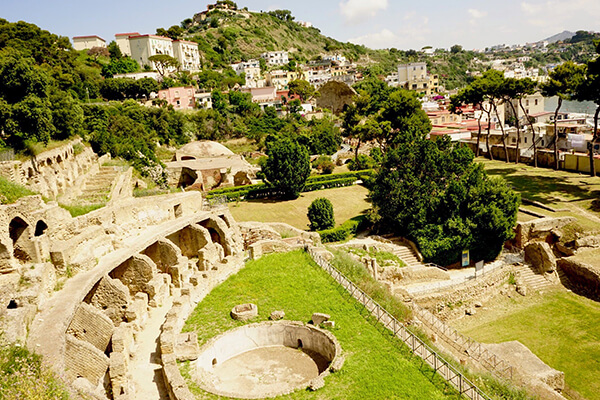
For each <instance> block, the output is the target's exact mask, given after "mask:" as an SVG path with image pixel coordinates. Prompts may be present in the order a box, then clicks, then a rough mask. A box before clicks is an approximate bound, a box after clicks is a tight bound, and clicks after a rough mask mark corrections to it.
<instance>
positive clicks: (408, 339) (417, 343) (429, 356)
mask: <svg viewBox="0 0 600 400" xmlns="http://www.w3.org/2000/svg"><path fill="white" fill-rule="evenodd" d="M306 251H307V252H308V254H310V256H311V257H312V259H313V260H314V261H315V263H317V265H319V266H320V267H321V268H322V269H323V270H325V272H327V273H328V274H329V275H330V276H331V277H332V278H333V279H334V280H335V281H336V282H337V283H338V284H340V285H341V286H342V287H343V288H344V289H345V290H346V291H347V292H348V293H349V294H350V296H352V297H353V298H354V299H356V300H357V301H358V302H359V303H360V304H362V305H363V306H364V307H365V309H366V310H367V311H369V313H371V315H372V316H373V317H375V318H376V319H377V321H378V322H379V323H381V324H382V325H383V326H384V327H385V328H386V329H388V330H390V331H391V332H392V333H393V334H394V336H396V337H397V338H399V339H400V340H402V341H403V342H404V343H405V344H406V345H407V346H408V347H409V348H410V350H411V351H412V352H413V353H414V354H416V355H417V356H419V357H420V358H421V359H422V360H423V361H425V362H426V363H427V364H428V365H429V366H430V367H431V368H433V370H434V371H435V372H436V373H437V374H438V375H440V376H441V377H442V378H443V379H444V380H446V382H448V383H449V384H450V385H451V386H452V387H454V388H455V389H456V390H457V391H458V392H459V393H460V394H462V395H464V396H465V397H467V398H469V399H472V400H491V399H490V397H489V396H488V395H486V394H485V393H484V392H483V391H482V390H481V389H479V388H478V387H477V386H476V385H475V384H473V383H472V382H471V381H470V380H469V379H468V378H467V377H465V376H464V375H463V374H462V373H461V372H460V371H458V370H457V369H456V368H455V367H454V366H453V365H451V364H450V363H448V361H446V360H445V359H444V358H443V357H441V356H440V355H439V354H438V353H437V352H436V351H435V350H433V349H432V348H431V347H429V346H428V345H427V344H426V343H425V342H423V341H422V340H421V339H420V338H419V337H417V336H416V335H415V334H413V333H412V332H410V331H409V330H408V328H407V327H406V326H405V325H404V324H403V323H401V322H400V321H398V320H397V319H396V318H394V316H393V315H391V314H390V313H389V312H388V311H387V310H386V309H385V308H383V307H381V306H380V305H379V304H378V303H377V302H376V301H375V300H373V299H372V298H371V297H370V296H369V295H367V294H366V293H365V292H363V291H362V290H361V289H360V288H359V287H358V286H356V285H355V284H354V283H352V281H351V280H350V279H348V278H346V276H345V275H344V274H342V273H341V272H340V271H338V270H337V269H336V268H335V267H334V266H332V265H331V264H330V263H329V262H328V261H327V260H325V259H324V258H323V257H321V256H320V255H319V254H318V253H317V252H316V251H315V249H314V248H312V247H307V249H306Z"/></svg>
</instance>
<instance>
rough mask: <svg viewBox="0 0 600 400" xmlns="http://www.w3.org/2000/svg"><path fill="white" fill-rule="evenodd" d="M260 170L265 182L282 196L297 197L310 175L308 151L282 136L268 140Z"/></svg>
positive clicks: (287, 197)
mask: <svg viewBox="0 0 600 400" xmlns="http://www.w3.org/2000/svg"><path fill="white" fill-rule="evenodd" d="M267 155H268V157H267V159H266V161H265V163H264V165H263V166H262V172H263V174H264V176H265V180H266V181H267V183H268V184H269V185H271V186H273V187H274V188H276V189H278V190H279V191H280V192H281V195H282V197H283V198H286V199H295V198H297V197H298V196H299V195H300V193H301V192H302V190H303V189H304V185H305V184H306V179H308V176H309V175H310V159H309V156H308V151H307V150H306V148H305V147H304V146H302V145H300V144H299V143H298V142H296V141H294V140H292V139H289V138H282V139H280V140H276V141H273V142H270V143H269V145H268V148H267Z"/></svg>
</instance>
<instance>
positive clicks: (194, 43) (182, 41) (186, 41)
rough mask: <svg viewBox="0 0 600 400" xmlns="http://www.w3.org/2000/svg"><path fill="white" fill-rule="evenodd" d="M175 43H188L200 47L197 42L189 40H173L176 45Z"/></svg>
mask: <svg viewBox="0 0 600 400" xmlns="http://www.w3.org/2000/svg"><path fill="white" fill-rule="evenodd" d="M175 42H181V43H188V44H193V45H196V46H198V43H196V42H191V41H189V40H173V43H175Z"/></svg>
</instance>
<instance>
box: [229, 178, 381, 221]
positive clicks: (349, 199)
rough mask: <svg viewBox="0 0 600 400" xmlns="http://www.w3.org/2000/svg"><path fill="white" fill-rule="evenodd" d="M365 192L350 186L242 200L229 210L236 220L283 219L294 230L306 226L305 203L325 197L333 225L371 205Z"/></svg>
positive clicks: (232, 205)
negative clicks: (296, 195)
mask: <svg viewBox="0 0 600 400" xmlns="http://www.w3.org/2000/svg"><path fill="white" fill-rule="evenodd" d="M367 193H368V190H367V189H366V188H364V187H362V186H358V185H354V186H348V187H343V188H335V189H326V190H318V191H315V192H306V193H302V195H301V196H300V197H299V198H298V199H296V200H289V201H279V200H277V201H274V200H251V201H245V202H241V203H239V204H237V205H234V204H230V205H229V210H230V211H231V214H232V215H233V217H234V218H235V220H236V221H258V222H285V223H288V224H290V225H292V226H294V227H296V228H298V229H308V217H307V216H306V213H307V209H308V206H309V205H310V203H312V202H313V200H315V199H316V198H318V197H326V198H328V199H329V200H330V201H331V203H332V204H333V210H334V215H335V221H336V224H337V225H341V224H342V223H344V221H346V220H348V219H350V218H352V217H355V216H357V215H359V214H361V213H362V212H363V211H365V210H366V209H368V208H370V207H371V205H370V204H369V203H367V201H366V200H365V198H366V196H367Z"/></svg>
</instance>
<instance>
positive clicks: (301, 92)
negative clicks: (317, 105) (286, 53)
mask: <svg viewBox="0 0 600 400" xmlns="http://www.w3.org/2000/svg"><path fill="white" fill-rule="evenodd" d="M288 89H289V90H290V94H292V95H293V94H297V95H298V96H300V99H301V100H302V101H305V100H308V99H310V98H311V97H313V96H314V95H315V93H316V91H315V88H313V86H312V85H311V84H310V83H308V81H305V80H304V79H295V80H293V81H291V82H290V83H289V84H288Z"/></svg>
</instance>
